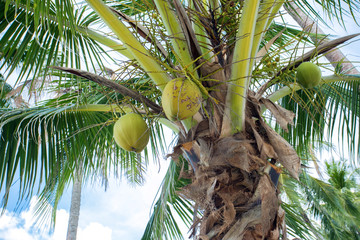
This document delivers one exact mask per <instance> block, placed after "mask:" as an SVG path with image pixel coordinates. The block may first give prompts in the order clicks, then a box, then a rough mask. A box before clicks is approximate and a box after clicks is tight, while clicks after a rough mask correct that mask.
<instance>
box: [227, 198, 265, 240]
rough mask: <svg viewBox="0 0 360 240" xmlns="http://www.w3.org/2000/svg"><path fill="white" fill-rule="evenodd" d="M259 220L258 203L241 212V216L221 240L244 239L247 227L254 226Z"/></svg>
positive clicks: (259, 209)
mask: <svg viewBox="0 0 360 240" xmlns="http://www.w3.org/2000/svg"><path fill="white" fill-rule="evenodd" d="M260 222H261V207H260V205H258V206H256V207H255V208H253V209H251V210H249V211H247V212H245V213H243V215H242V217H241V218H240V219H239V220H238V221H237V222H236V223H235V224H234V225H233V226H232V227H231V228H230V230H229V231H228V232H227V233H226V234H225V236H224V237H223V240H231V239H244V238H243V236H244V234H245V233H246V230H247V229H248V228H251V227H254V226H256V225H257V224H259V223H260Z"/></svg>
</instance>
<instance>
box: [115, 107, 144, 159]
mask: <svg viewBox="0 0 360 240" xmlns="http://www.w3.org/2000/svg"><path fill="white" fill-rule="evenodd" d="M113 134H114V139H115V142H116V143H117V144H118V145H119V146H120V147H121V148H123V149H125V150H127V151H133V152H137V153H139V152H141V151H142V150H144V148H145V147H146V145H147V144H148V142H149V136H150V130H149V128H148V126H147V124H146V122H145V120H144V119H143V118H142V117H141V116H140V115H139V114H136V113H129V114H126V115H124V116H122V117H121V118H119V120H117V121H116V123H115V125H114V133H113Z"/></svg>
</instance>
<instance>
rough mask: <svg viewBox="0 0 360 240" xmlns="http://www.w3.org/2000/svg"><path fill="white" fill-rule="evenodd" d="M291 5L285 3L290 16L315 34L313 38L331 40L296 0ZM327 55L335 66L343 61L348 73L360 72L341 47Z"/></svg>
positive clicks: (344, 69) (314, 39)
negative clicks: (319, 36)
mask: <svg viewBox="0 0 360 240" xmlns="http://www.w3.org/2000/svg"><path fill="white" fill-rule="evenodd" d="M288 4H289V5H286V4H285V5H284V7H285V9H286V11H287V12H288V13H289V14H290V16H291V17H292V18H293V19H294V20H295V21H296V22H297V23H298V24H299V25H300V26H301V27H302V28H303V29H304V30H305V31H308V32H309V33H312V34H315V35H314V36H310V37H311V39H312V40H313V41H314V42H315V43H317V42H319V41H321V42H327V41H329V40H328V39H327V37H326V34H325V33H324V31H323V30H322V29H321V28H320V27H319V25H318V24H317V23H316V22H315V21H314V20H312V19H311V18H310V16H308V15H306V13H304V12H303V11H302V10H301V9H300V8H299V7H298V6H297V5H296V4H295V3H294V2H291V1H289V2H288ZM317 34H319V35H323V36H324V37H323V38H318V37H317ZM325 57H326V58H327V60H328V61H329V62H330V63H331V65H332V66H333V67H334V68H335V67H337V65H338V63H341V67H342V69H341V72H343V73H346V74H360V72H359V71H358V70H357V69H356V68H355V66H354V65H353V64H352V63H351V61H349V60H348V59H347V58H346V56H345V55H344V54H343V53H342V52H341V50H340V49H338V48H334V49H332V50H331V51H329V52H328V53H327V54H326V55H325Z"/></svg>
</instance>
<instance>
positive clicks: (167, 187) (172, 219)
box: [142, 161, 193, 240]
mask: <svg viewBox="0 0 360 240" xmlns="http://www.w3.org/2000/svg"><path fill="white" fill-rule="evenodd" d="M181 171H182V169H181V167H180V166H179V165H178V164H177V163H176V162H174V161H171V163H170V165H169V168H168V172H167V173H166V175H165V178H164V180H163V183H162V186H161V190H160V192H159V199H158V200H157V201H156V203H155V204H154V209H153V211H152V214H151V217H150V220H149V222H148V224H147V226H146V229H145V232H144V234H143V236H142V239H144V240H145V239H146V240H151V239H184V237H183V235H182V231H181V229H180V228H179V225H178V220H177V219H180V220H181V222H182V223H185V224H186V225H187V227H190V225H191V221H192V216H193V207H192V205H191V203H190V202H189V201H187V200H185V199H183V198H181V197H180V196H179V195H178V193H177V191H179V190H180V188H181V187H183V186H185V185H186V184H187V181H186V180H184V179H181V176H180V172H181ZM176 216H177V218H176Z"/></svg>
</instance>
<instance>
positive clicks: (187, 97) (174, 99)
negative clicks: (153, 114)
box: [162, 79, 201, 121]
mask: <svg viewBox="0 0 360 240" xmlns="http://www.w3.org/2000/svg"><path fill="white" fill-rule="evenodd" d="M200 104H201V92H200V90H199V88H198V87H197V86H196V85H195V84H194V83H193V82H191V81H190V80H184V79H173V80H171V81H170V82H168V83H167V84H166V86H165V88H164V91H163V94H162V107H163V109H164V112H165V115H166V117H167V118H168V119H170V120H172V121H176V120H184V119H187V118H189V117H192V116H194V114H195V113H197V112H198V111H199V109H200Z"/></svg>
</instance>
